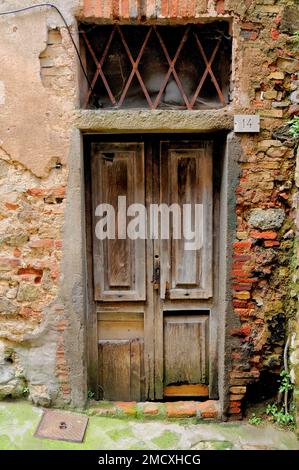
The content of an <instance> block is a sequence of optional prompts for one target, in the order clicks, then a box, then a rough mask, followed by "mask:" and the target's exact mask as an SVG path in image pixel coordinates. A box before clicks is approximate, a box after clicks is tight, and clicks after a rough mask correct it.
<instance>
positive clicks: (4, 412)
mask: <svg viewBox="0 0 299 470" xmlns="http://www.w3.org/2000/svg"><path fill="white" fill-rule="evenodd" d="M41 415H42V409H41V408H36V407H33V406H31V405H30V404H29V403H28V402H1V403H0V449H2V450H4V449H7V450H11V449H26V450H28V449H36V450H37V449H53V450H54V449H82V450H86V449H95V450H112V449H120V450H123V449H142V450H144V449H153V450H157V449H196V450H198V449H199V450H203V449H208V450H213V449H216V450H225V449H227V450H231V449H232V450H235V449H246V450H247V449H252V450H254V449H266V450H272V449H273V450H274V449H282V450H287V449H291V450H295V449H299V442H298V440H297V438H296V436H295V434H294V433H292V432H290V431H283V430H281V429H279V428H277V427H274V426H271V425H269V424H267V425H261V426H252V425H249V424H247V423H246V422H238V423H211V422H210V423H208V422H207V423H202V424H201V423H200V424H192V421H190V423H187V422H186V421H184V422H182V423H179V422H177V421H176V422H166V421H154V420H138V419H135V420H132V419H118V418H110V417H98V416H91V417H90V418H89V424H88V428H87V431H86V435H85V439H84V442H83V443H82V444H76V443H71V442H63V441H52V440H48V439H38V438H36V437H34V432H35V430H36V427H37V425H38V423H39V420H40V417H41Z"/></svg>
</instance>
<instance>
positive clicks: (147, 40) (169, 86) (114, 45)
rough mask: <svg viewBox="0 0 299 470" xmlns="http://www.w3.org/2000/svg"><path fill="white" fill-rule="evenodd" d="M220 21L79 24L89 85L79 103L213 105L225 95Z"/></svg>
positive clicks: (225, 44) (227, 65)
mask: <svg viewBox="0 0 299 470" xmlns="http://www.w3.org/2000/svg"><path fill="white" fill-rule="evenodd" d="M227 28H228V24H227V23H226V22H217V23H210V24H205V25H185V26H157V25H152V26H127V25H118V24H116V25H109V26H107V25H93V26H91V25H81V26H80V33H81V38H82V39H81V46H82V49H83V51H84V52H85V58H86V64H87V73H88V76H89V79H90V82H91V87H89V88H88V90H87V91H86V93H85V96H84V97H83V103H82V105H83V107H84V108H146V107H149V108H150V109H158V108H159V109H160V108H182V109H188V110H192V109H213V108H220V107H223V106H225V105H226V104H227V103H228V101H229V83H230V70H231V38H230V36H229V34H228V31H227Z"/></svg>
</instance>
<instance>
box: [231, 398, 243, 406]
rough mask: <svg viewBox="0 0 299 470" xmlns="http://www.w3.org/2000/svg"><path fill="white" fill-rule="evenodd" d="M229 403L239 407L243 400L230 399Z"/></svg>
mask: <svg viewBox="0 0 299 470" xmlns="http://www.w3.org/2000/svg"><path fill="white" fill-rule="evenodd" d="M229 404H230V406H237V407H240V406H241V402H240V401H234V400H230V402H229Z"/></svg>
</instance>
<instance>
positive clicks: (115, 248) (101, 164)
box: [92, 143, 145, 301]
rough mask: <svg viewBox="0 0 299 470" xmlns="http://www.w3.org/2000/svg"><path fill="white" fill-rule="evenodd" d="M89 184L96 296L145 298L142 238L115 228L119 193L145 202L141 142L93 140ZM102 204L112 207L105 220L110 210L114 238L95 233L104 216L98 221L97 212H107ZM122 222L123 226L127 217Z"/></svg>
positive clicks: (104, 298) (100, 298)
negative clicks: (127, 234) (102, 238)
mask: <svg viewBox="0 0 299 470" xmlns="http://www.w3.org/2000/svg"><path fill="white" fill-rule="evenodd" d="M92 186H93V187H92V194H93V214H94V215H95V217H94V218H93V221H94V223H93V236H94V292H95V300H98V301H126V300H132V301H136V300H145V242H144V240H130V239H129V238H128V237H126V232H124V233H121V234H119V233H117V232H116V229H117V226H116V225H117V221H118V220H119V217H120V216H121V212H120V211H118V208H119V197H122V199H121V204H124V203H125V204H126V206H129V205H131V204H134V203H139V204H144V190H145V188H144V150H143V145H142V144H115V143H110V144H93V146H92ZM124 198H126V200H125V201H124ZM105 204H109V205H110V206H111V207H113V208H114V212H112V213H111V208H109V210H110V212H109V213H108V215H107V220H108V219H109V214H110V216H111V217H113V219H114V221H115V233H114V239H111V238H110V237H109V238H108V236H107V238H106V239H104V240H99V239H98V237H97V233H98V232H99V228H101V227H102V225H103V222H102V220H103V218H102V219H101V220H100V221H99V222H97V216H101V217H102V216H103V215H104V214H105V213H106V212H105V206H104V205H105ZM100 205H102V206H100ZM100 207H101V209H100ZM107 210H108V209H107ZM98 224H102V225H101V226H98ZM119 225H120V224H119ZM122 226H124V228H126V221H125V223H124V224H122Z"/></svg>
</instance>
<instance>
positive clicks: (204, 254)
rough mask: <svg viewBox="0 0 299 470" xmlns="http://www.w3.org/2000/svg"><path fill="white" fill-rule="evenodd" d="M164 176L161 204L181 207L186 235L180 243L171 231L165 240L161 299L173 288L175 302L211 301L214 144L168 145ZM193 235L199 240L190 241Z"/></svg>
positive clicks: (171, 294)
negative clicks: (169, 237)
mask: <svg viewBox="0 0 299 470" xmlns="http://www.w3.org/2000/svg"><path fill="white" fill-rule="evenodd" d="M161 175H162V177H161V201H162V202H163V203H166V204H168V205H169V206H171V205H172V204H177V205H178V206H179V207H180V208H181V214H180V220H181V231H182V233H183V235H184V236H183V237H181V238H180V239H175V238H174V235H175V234H174V233H172V237H171V239H170V240H169V241H165V242H163V254H162V257H163V258H162V262H163V265H162V271H163V275H162V276H163V277H162V289H161V296H162V297H164V296H165V289H166V288H167V287H168V291H169V292H168V296H169V298H170V299H208V298H210V297H212V240H213V233H212V217H213V207H212V202H213V198H212V145H211V142H197V143H193V144H192V143H190V142H189V143H187V144H184V143H181V144H178V143H167V142H163V143H162V145H161ZM195 207H197V210H196V209H195ZM189 211H190V212H189ZM197 216H198V217H197ZM193 233H194V237H196V238H195V240H194V242H190V240H188V238H189V236H191V235H192V236H193ZM196 234H197V236H196ZM196 246H197V247H198V248H197V249H194V248H195V247H196ZM192 247H193V249H192Z"/></svg>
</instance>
